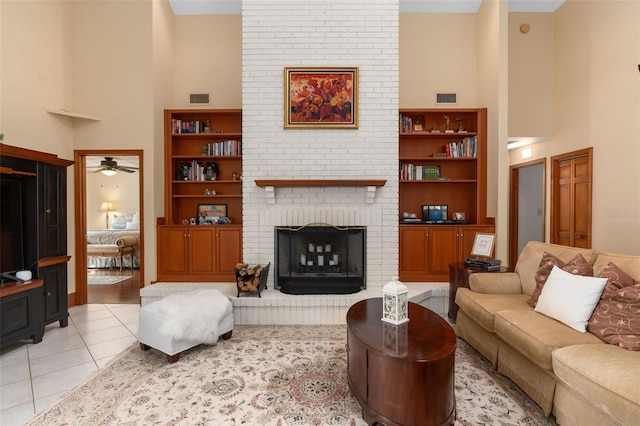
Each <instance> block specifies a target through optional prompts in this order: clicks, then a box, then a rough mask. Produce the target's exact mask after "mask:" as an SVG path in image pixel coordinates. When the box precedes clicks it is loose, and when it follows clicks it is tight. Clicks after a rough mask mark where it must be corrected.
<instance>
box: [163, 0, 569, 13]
mask: <svg viewBox="0 0 640 426" xmlns="http://www.w3.org/2000/svg"><path fill="white" fill-rule="evenodd" d="M564 1H565V0H509V12H554V11H555V10H556V9H557V8H558V7H560V6H561V5H562V3H564ZM399 2H400V13H476V12H477V11H478V9H479V8H480V4H481V3H482V0H399ZM169 3H171V8H172V9H173V13H175V14H176V15H224V14H239V13H242V0H169Z"/></svg>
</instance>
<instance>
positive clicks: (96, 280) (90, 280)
mask: <svg viewBox="0 0 640 426" xmlns="http://www.w3.org/2000/svg"><path fill="white" fill-rule="evenodd" d="M131 278H132V277H123V276H117V275H87V284H89V285H111V284H117V283H120V282H122V281H126V280H130V279H131Z"/></svg>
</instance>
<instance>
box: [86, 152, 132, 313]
mask: <svg viewBox="0 0 640 426" xmlns="http://www.w3.org/2000/svg"><path fill="white" fill-rule="evenodd" d="M74 157H75V158H74V160H75V171H74V172H75V174H74V179H75V200H74V201H75V214H76V225H75V243H76V301H75V303H76V304H77V305H81V304H86V303H140V288H141V287H143V286H144V220H143V218H144V211H143V202H142V200H143V199H144V194H143V185H142V183H143V180H142V176H143V166H142V165H143V151H142V150H76V151H75V152H74ZM105 175H106V176H105ZM116 175H117V176H116ZM131 188H133V190H131ZM116 222H117V223H116ZM129 237H133V238H135V246H134V247H133V249H132V251H133V254H132V255H131V256H127V255H125V256H123V257H120V256H118V254H117V252H118V249H115V250H116V253H115V254H114V253H111V252H110V250H111V251H112V250H114V248H113V246H114V245H117V244H121V243H122V240H120V241H117V240H118V239H119V238H129ZM88 243H91V244H92V245H93V244H107V246H108V247H105V252H104V253H100V254H99V255H95V253H91V254H89V253H88V250H87V244H88ZM93 251H95V250H92V252H93ZM125 253H126V251H125ZM89 255H90V256H91V258H89ZM121 266H122V268H121ZM89 279H91V282H92V284H91V285H89V284H88V281H89Z"/></svg>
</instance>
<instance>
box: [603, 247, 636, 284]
mask: <svg viewBox="0 0 640 426" xmlns="http://www.w3.org/2000/svg"><path fill="white" fill-rule="evenodd" d="M597 255H598V256H597V258H596V261H595V263H594V264H593V270H594V272H595V273H596V274H597V273H599V272H600V271H602V270H603V269H604V268H605V267H606V266H607V265H608V264H609V263H611V262H612V263H615V264H616V266H618V267H619V268H620V269H622V270H623V271H624V272H625V273H626V274H627V275H629V276H630V277H631V278H633V279H634V280H635V281H638V282H640V256H629V255H628V254H617V253H610V252H606V251H599V252H597Z"/></svg>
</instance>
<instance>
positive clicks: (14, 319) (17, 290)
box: [0, 280, 44, 347]
mask: <svg viewBox="0 0 640 426" xmlns="http://www.w3.org/2000/svg"><path fill="white" fill-rule="evenodd" d="M43 284H44V280H33V281H29V282H26V283H24V284H20V283H17V282H7V283H2V284H0V329H1V330H2V337H1V345H2V347H6V346H7V345H10V344H12V343H14V342H17V341H18V340H21V339H33V343H38V342H41V341H42V336H43V335H44V306H43V305H44V298H43V295H42V286H43Z"/></svg>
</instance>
